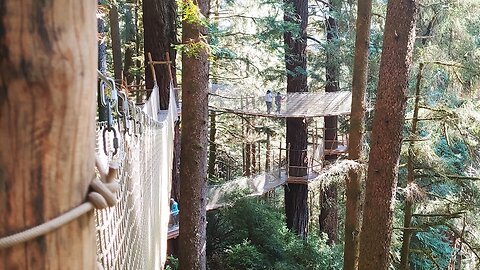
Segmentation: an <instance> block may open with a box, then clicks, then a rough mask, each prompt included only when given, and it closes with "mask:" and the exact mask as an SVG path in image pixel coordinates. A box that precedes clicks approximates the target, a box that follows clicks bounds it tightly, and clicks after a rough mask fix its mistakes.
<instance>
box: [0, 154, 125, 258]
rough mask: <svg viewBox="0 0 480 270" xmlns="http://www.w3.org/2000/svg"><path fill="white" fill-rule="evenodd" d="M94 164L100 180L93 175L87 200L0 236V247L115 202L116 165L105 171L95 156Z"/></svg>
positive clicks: (37, 235) (53, 228)
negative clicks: (25, 227)
mask: <svg viewBox="0 0 480 270" xmlns="http://www.w3.org/2000/svg"><path fill="white" fill-rule="evenodd" d="M95 166H96V167H97V170H98V172H99V174H100V179H101V180H100V179H99V178H97V177H93V179H92V182H91V183H90V193H89V194H88V195H87V198H88V201H87V202H84V203H82V204H80V205H79V206H77V207H75V208H73V209H71V210H69V211H67V212H65V213H63V214H62V215H60V216H58V217H56V218H53V219H51V220H48V221H46V222H45V223H42V224H39V225H37V226H35V227H32V228H30V229H27V230H24V231H21V232H19V233H15V234H13V235H8V236H4V237H1V238H0V249H2V248H8V247H11V246H14V245H18V244H21V243H24V242H27V241H30V240H32V239H35V238H37V237H39V236H42V235H45V234H48V233H50V232H52V231H55V230H57V229H58V228H61V227H63V226H65V225H66V224H68V223H70V222H72V221H73V220H75V219H77V218H79V217H81V216H83V215H84V214H86V213H88V212H90V211H91V210H92V209H93V208H94V207H95V208H97V209H103V208H106V207H111V206H114V205H115V204H116V202H117V200H116V195H115V193H116V192H117V191H118V190H119V189H120V185H119V184H118V183H116V182H113V179H114V178H115V177H116V175H117V170H118V165H115V164H111V165H110V168H109V170H108V172H106V173H105V172H104V171H103V170H102V166H101V164H100V160H99V159H98V157H97V158H96V160H95ZM102 180H103V181H102Z"/></svg>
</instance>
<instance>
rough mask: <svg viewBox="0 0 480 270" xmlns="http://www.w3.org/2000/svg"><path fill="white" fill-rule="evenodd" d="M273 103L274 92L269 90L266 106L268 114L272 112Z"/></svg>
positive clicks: (266, 95)
mask: <svg viewBox="0 0 480 270" xmlns="http://www.w3.org/2000/svg"><path fill="white" fill-rule="evenodd" d="M272 102H273V95H272V91H270V90H267V93H266V94H265V104H266V105H267V113H268V114H269V113H270V112H271V111H272Z"/></svg>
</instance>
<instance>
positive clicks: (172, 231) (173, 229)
mask: <svg viewBox="0 0 480 270" xmlns="http://www.w3.org/2000/svg"><path fill="white" fill-rule="evenodd" d="M179 229H180V227H179V226H178V225H174V226H169V227H168V233H167V239H168V240H170V239H175V238H177V237H178V232H179Z"/></svg>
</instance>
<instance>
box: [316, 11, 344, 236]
mask: <svg viewBox="0 0 480 270" xmlns="http://www.w3.org/2000/svg"><path fill="white" fill-rule="evenodd" d="M337 6H339V5H337V4H336V3H335V1H331V3H330V5H329V7H328V9H329V11H330V13H331V14H333V13H334V11H335V9H334V8H335V7H337ZM325 25H326V32H327V44H328V46H327V47H328V48H327V52H326V56H327V57H326V65H325V67H326V68H325V77H326V78H325V79H326V82H327V84H326V85H325V92H337V91H338V89H339V85H338V84H339V80H338V79H339V78H338V77H339V65H338V63H337V61H336V59H335V51H334V47H335V44H336V43H337V39H338V29H337V22H336V21H335V18H334V17H333V16H328V17H327V18H326V20H325ZM324 122H325V137H324V138H325V144H324V145H325V149H331V150H333V149H336V148H337V144H338V143H337V123H338V119H337V116H326V117H325V119H324ZM336 159H337V155H332V154H328V155H325V160H327V161H329V162H334V161H335V160H336ZM320 208H321V209H320V216H319V223H320V226H319V227H320V231H321V232H324V233H326V234H327V236H328V239H327V243H328V244H329V245H333V244H334V243H335V242H336V241H337V223H338V209H337V186H336V183H331V184H330V185H328V186H327V187H325V188H324V190H322V193H321V196H320Z"/></svg>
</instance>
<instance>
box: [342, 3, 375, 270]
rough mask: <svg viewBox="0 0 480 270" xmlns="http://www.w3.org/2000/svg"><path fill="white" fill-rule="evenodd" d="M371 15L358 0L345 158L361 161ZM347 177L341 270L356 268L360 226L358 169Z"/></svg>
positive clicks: (360, 184)
mask: <svg viewBox="0 0 480 270" xmlns="http://www.w3.org/2000/svg"><path fill="white" fill-rule="evenodd" d="M371 17H372V0H359V1H358V9H357V22H356V29H357V32H356V36H355V58H354V63H353V80H352V110H351V114H350V132H349V136H348V138H349V142H348V143H349V145H348V158H349V159H351V160H355V161H360V162H361V161H362V159H361V158H362V152H363V149H362V141H363V133H364V129H365V125H364V119H365V92H366V89H367V78H368V45H369V43H370V25H371ZM348 176H349V178H348V180H347V183H346V187H345V195H346V202H345V244H344V252H343V269H344V270H355V269H357V268H358V252H359V246H360V245H359V244H360V242H359V235H360V229H361V226H362V225H361V224H362V174H361V172H359V171H356V170H351V171H350V172H349V173H348Z"/></svg>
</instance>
